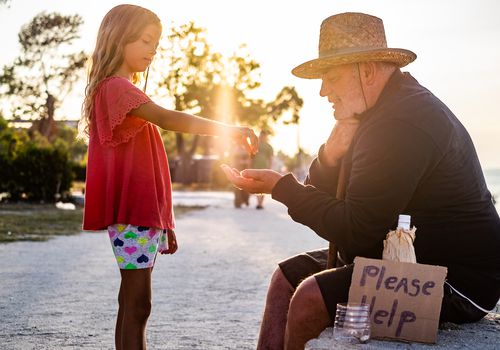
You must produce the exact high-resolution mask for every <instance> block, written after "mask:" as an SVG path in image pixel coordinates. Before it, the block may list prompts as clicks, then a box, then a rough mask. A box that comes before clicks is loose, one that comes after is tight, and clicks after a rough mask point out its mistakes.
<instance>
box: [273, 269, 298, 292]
mask: <svg viewBox="0 0 500 350" xmlns="http://www.w3.org/2000/svg"><path fill="white" fill-rule="evenodd" d="M271 288H278V289H282V288H284V289H285V290H288V291H290V293H292V292H293V286H292V285H291V284H290V282H289V281H288V279H287V278H286V277H285V275H284V274H283V271H281V268H280V267H279V266H278V267H277V268H276V269H275V270H274V273H273V275H272V277H271V283H270V286H269V289H271Z"/></svg>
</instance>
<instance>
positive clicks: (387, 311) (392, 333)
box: [349, 257, 447, 343]
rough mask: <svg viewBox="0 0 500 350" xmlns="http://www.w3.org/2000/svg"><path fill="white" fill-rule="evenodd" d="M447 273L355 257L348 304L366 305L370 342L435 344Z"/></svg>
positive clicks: (444, 270) (441, 270)
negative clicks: (388, 340)
mask: <svg viewBox="0 0 500 350" xmlns="http://www.w3.org/2000/svg"><path fill="white" fill-rule="evenodd" d="M446 272H447V269H446V268H445V267H441V266H432V265H423V264H411V263H402V262H395V261H389V260H375V259H366V258H360V257H357V258H355V259H354V273H353V275H352V282H351V288H350V289H349V302H358V303H359V302H364V303H369V304H370V317H371V332H372V337H373V338H392V339H399V340H406V341H417V342H423V343H435V342H436V339H437V329H438V324H439V313H440V311H441V302H442V299H443V284H444V278H445V276H446Z"/></svg>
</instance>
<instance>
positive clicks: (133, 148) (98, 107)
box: [83, 77, 174, 230]
mask: <svg viewBox="0 0 500 350" xmlns="http://www.w3.org/2000/svg"><path fill="white" fill-rule="evenodd" d="M97 89H98V90H97V93H96V96H95V100H94V111H93V114H92V118H91V124H90V140H89V148H88V162H87V179H86V186H85V209H84V218H83V229H84V230H103V229H106V228H107V226H109V225H113V224H130V225H135V226H148V227H155V228H162V229H167V228H168V229H173V228H174V216H173V212H172V194H171V193H172V187H171V183H170V172H169V168H168V161H167V154H166V152H165V148H164V146H163V142H162V139H161V136H160V133H159V131H158V128H157V127H156V125H154V124H152V123H150V122H148V121H146V120H144V119H141V118H138V117H135V116H133V115H130V114H128V113H129V112H130V111H131V110H132V109H135V108H137V107H139V106H140V105H142V104H144V103H148V102H150V101H151V100H150V99H149V97H148V96H146V95H145V94H144V93H143V92H142V91H141V90H139V89H138V88H137V87H136V86H134V85H133V84H132V83H131V82H129V81H128V80H127V79H125V78H121V77H109V78H107V79H105V80H103V81H102V82H101V83H100V85H99V86H98V87H97Z"/></svg>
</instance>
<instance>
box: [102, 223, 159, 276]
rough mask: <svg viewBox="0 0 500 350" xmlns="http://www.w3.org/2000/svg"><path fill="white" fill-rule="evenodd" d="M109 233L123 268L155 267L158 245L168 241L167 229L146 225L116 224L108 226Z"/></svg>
mask: <svg viewBox="0 0 500 350" xmlns="http://www.w3.org/2000/svg"><path fill="white" fill-rule="evenodd" d="M108 234H109V238H110V240H111V246H112V247H113V252H114V253H115V257H116V261H117V262H118V266H119V267H120V269H123V270H134V269H145V268H149V267H153V265H154V262H155V258H156V253H157V252H158V247H159V245H160V244H164V243H165V241H166V230H163V229H157V228H149V227H144V226H133V225H124V224H116V225H112V226H108Z"/></svg>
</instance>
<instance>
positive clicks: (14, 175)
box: [0, 128, 74, 202]
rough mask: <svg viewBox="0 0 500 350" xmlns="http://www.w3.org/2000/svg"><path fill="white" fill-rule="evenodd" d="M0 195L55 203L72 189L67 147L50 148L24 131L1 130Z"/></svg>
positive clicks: (37, 137)
mask: <svg viewBox="0 0 500 350" xmlns="http://www.w3.org/2000/svg"><path fill="white" fill-rule="evenodd" d="M0 169H2V170H1V171H0V192H7V193H8V198H9V199H11V200H13V201H17V200H20V199H26V200H29V201H44V202H54V201H55V200H56V199H57V198H56V195H59V196H64V195H65V194H66V193H67V192H68V191H69V189H70V187H71V182H72V180H73V177H74V175H73V172H72V167H71V162H70V153H69V150H68V147H67V146H65V144H64V143H57V142H56V143H54V144H50V143H48V142H47V140H46V139H44V138H43V137H40V136H37V135H35V137H33V138H32V139H31V140H30V139H29V137H27V134H26V132H25V131H24V130H14V129H12V128H6V129H3V130H0Z"/></svg>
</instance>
